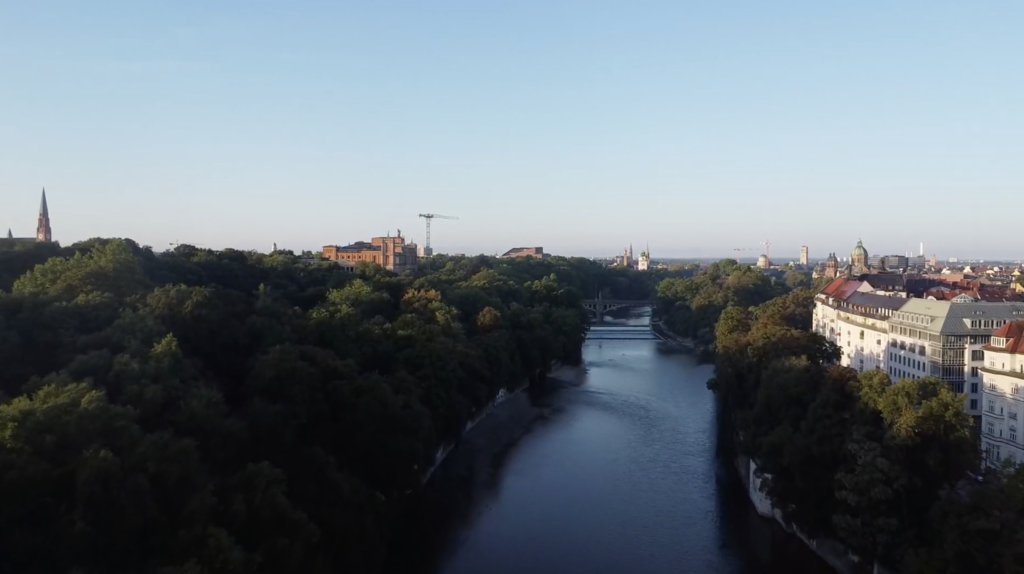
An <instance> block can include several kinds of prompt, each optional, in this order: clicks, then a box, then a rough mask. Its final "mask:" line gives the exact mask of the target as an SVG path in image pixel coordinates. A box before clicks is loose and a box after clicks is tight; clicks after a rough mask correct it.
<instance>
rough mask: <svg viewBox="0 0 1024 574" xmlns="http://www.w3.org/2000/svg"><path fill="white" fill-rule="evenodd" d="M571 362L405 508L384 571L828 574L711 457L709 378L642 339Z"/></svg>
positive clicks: (593, 348)
mask: <svg viewBox="0 0 1024 574" xmlns="http://www.w3.org/2000/svg"><path fill="white" fill-rule="evenodd" d="M646 322H647V318H646V317H629V318H615V317H606V318H605V323H604V324H605V325H616V324H619V325H638V324H641V325H642V324H646ZM584 359H585V366H584V368H581V369H575V370H563V371H560V372H559V373H558V374H557V376H555V377H553V378H551V379H550V383H551V384H550V386H549V390H548V392H546V393H545V394H544V395H543V396H541V397H529V396H526V395H525V394H520V395H517V396H515V397H512V398H511V399H509V401H507V402H506V403H505V404H504V405H502V407H501V408H499V409H496V410H495V411H494V413H493V414H492V415H491V416H489V417H488V418H487V419H485V420H484V421H483V422H481V423H480V424H479V425H477V427H476V428H474V429H473V431H472V432H471V433H470V434H469V435H467V436H466V437H465V438H464V439H463V441H462V444H460V446H459V447H458V448H457V449H456V450H455V451H454V452H453V453H452V455H451V456H450V457H449V459H448V460H447V461H446V462H445V464H443V465H442V467H441V468H440V469H438V472H437V473H435V476H434V478H433V479H432V480H431V483H430V484H429V486H428V488H427V489H426V490H425V491H424V493H423V494H422V496H421V497H419V500H418V501H417V509H416V512H415V513H414V514H413V515H414V520H413V521H412V522H411V523H410V532H409V534H408V535H407V536H406V538H407V539H408V541H407V542H406V543H405V544H403V551H402V552H401V554H400V555H398V554H397V553H396V560H395V562H394V564H393V565H392V567H393V568H392V570H393V571H394V572H403V573H406V572H411V573H422V574H428V573H429V574H476V573H482V572H487V573H488V574H506V573H507V574H513V573H516V574H518V573H527V572H528V573H531V574H548V573H551V574H555V573H558V574H566V573H574V572H579V573H587V574H593V573H602V572H608V573H619V572H636V573H651V574H661V573H665V574H668V573H672V574H678V573H687V572H693V573H702V574H703V573H715V572H723V573H725V572H728V573H741V572H742V573H748V572H749V573H754V572H782V571H791V572H808V573H814V572H828V571H829V570H828V569H827V567H825V566H824V565H823V564H822V563H821V562H820V561H819V560H818V559H817V558H816V557H814V556H813V555H812V554H811V553H810V552H809V551H808V550H807V549H806V548H804V547H803V546H802V543H800V542H799V541H795V539H793V538H792V537H789V536H786V535H782V536H780V535H778V534H777V533H776V532H775V529H773V528H772V525H771V523H770V522H768V521H765V520H764V519H762V518H760V517H759V516H757V514H756V513H754V512H753V509H752V508H751V506H750V503H749V502H748V501H747V499H746V497H745V494H744V493H743V492H742V486H741V485H740V484H739V480H738V478H737V476H736V474H735V472H734V471H732V470H731V469H730V467H729V465H728V463H721V462H719V460H718V459H717V458H716V456H715V427H714V407H713V400H712V396H711V394H710V392H709V391H708V390H707V389H706V386H705V382H706V380H707V378H708V377H709V376H710V375H711V368H710V366H707V365H698V364H697V363H696V362H695V360H694V359H693V357H690V356H688V355H686V354H684V353H681V352H680V351H679V350H678V349H677V348H676V347H673V346H671V345H669V344H667V343H663V342H660V341H656V340H600V341H596V340H595V341H588V343H587V344H586V345H585V348H584Z"/></svg>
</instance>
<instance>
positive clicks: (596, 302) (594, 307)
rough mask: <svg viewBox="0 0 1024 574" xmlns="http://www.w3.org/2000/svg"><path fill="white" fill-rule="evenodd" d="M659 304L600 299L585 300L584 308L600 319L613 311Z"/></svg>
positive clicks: (651, 301) (651, 306)
mask: <svg viewBox="0 0 1024 574" xmlns="http://www.w3.org/2000/svg"><path fill="white" fill-rule="evenodd" d="M657 304H658V302H657V301H653V300H650V301H630V300H627V299H604V298H602V297H600V296H599V297H598V298H597V299H584V300H583V307H584V308H585V309H587V310H588V311H591V312H593V313H594V314H595V315H597V317H598V318H600V317H602V316H604V314H605V313H607V312H608V311H611V310H613V309H623V308H629V307H650V308H651V309H654V307H655V306H656V305H657Z"/></svg>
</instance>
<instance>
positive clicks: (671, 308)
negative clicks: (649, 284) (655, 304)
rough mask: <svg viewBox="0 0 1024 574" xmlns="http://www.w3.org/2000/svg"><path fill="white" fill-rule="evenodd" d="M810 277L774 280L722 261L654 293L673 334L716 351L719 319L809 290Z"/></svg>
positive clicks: (798, 273)
mask: <svg viewBox="0 0 1024 574" xmlns="http://www.w3.org/2000/svg"><path fill="white" fill-rule="evenodd" d="M810 286H811V274H810V273H807V272H801V271H795V270H791V271H788V272H787V273H786V275H785V279H784V280H782V281H779V280H775V279H773V278H771V277H769V276H767V275H765V274H764V273H762V272H761V270H760V269H757V268H755V267H752V266H750V265H742V264H740V263H738V262H737V261H736V260H734V259H723V260H721V261H718V262H716V263H712V264H710V265H708V266H707V267H705V268H703V269H700V270H697V271H696V272H695V273H694V274H693V275H692V276H690V277H667V278H665V279H664V280H663V281H660V282H659V283H658V284H657V286H656V288H655V293H656V296H657V299H658V301H659V313H660V315H661V316H662V318H663V320H664V323H665V325H666V326H667V327H668V328H669V329H671V330H672V332H673V333H675V334H677V335H679V336H681V337H686V338H688V339H692V340H693V341H695V342H696V343H697V344H698V345H700V346H701V347H704V348H707V349H713V343H714V341H715V325H716V324H717V323H718V317H719V316H720V315H721V314H722V312H723V311H725V310H726V309H727V308H730V307H740V308H747V307H753V306H755V305H760V304H761V303H764V302H766V301H769V300H771V299H773V298H775V297H779V296H781V295H784V294H786V293H788V292H789V291H790V290H791V289H794V288H797V287H810Z"/></svg>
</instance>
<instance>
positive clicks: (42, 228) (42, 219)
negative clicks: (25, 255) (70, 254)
mask: <svg viewBox="0 0 1024 574" xmlns="http://www.w3.org/2000/svg"><path fill="white" fill-rule="evenodd" d="M36 241H43V242H46V243H49V242H51V241H53V230H52V229H50V209H49V208H48V207H47V206H46V188H45V187H44V188H43V199H42V200H41V201H40V202H39V221H38V222H37V223H36Z"/></svg>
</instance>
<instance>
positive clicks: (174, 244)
mask: <svg viewBox="0 0 1024 574" xmlns="http://www.w3.org/2000/svg"><path fill="white" fill-rule="evenodd" d="M168 245H170V246H171V247H178V246H179V245H191V246H192V247H199V246H200V245H203V244H202V243H179V242H178V240H177V239H175V240H174V241H172V242H170V243H169V244H168Z"/></svg>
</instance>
